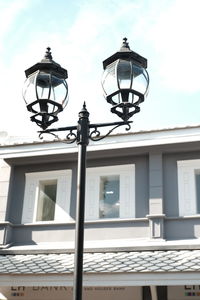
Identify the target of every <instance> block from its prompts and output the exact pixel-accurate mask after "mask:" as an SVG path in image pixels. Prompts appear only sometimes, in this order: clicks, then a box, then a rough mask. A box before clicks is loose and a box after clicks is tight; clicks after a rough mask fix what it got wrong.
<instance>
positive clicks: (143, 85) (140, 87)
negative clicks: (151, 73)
mask: <svg viewBox="0 0 200 300" xmlns="http://www.w3.org/2000/svg"><path fill="white" fill-rule="evenodd" d="M133 76H134V77H133V83H132V89H133V90H135V91H138V92H139V93H141V94H143V95H144V96H145V95H146V93H147V90H148V85H149V78H148V73H147V72H146V71H145V69H143V68H142V67H139V66H137V65H133Z"/></svg>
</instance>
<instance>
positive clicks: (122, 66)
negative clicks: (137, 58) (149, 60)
mask: <svg viewBox="0 0 200 300" xmlns="http://www.w3.org/2000/svg"><path fill="white" fill-rule="evenodd" d="M117 80H118V86H119V88H120V89H130V88H131V82H132V64H131V62H130V61H127V60H122V59H120V60H119V61H118V64H117Z"/></svg>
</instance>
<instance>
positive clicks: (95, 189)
mask: <svg viewBox="0 0 200 300" xmlns="http://www.w3.org/2000/svg"><path fill="white" fill-rule="evenodd" d="M88 173H89V172H88ZM88 173H87V181H86V197H85V219H86V220H95V219H96V220H97V219H98V218H99V176H98V175H96V174H95V173H94V174H93V175H92V174H88Z"/></svg>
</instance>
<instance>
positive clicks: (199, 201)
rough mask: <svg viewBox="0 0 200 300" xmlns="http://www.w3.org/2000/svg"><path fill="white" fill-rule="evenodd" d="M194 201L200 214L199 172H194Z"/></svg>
mask: <svg viewBox="0 0 200 300" xmlns="http://www.w3.org/2000/svg"><path fill="white" fill-rule="evenodd" d="M195 177H196V201H197V203H196V204H197V213H198V214H200V174H196V176H195Z"/></svg>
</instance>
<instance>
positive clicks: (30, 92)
mask: <svg viewBox="0 0 200 300" xmlns="http://www.w3.org/2000/svg"><path fill="white" fill-rule="evenodd" d="M37 74H38V72H35V73H34V74H32V75H31V76H29V77H28V78H27V79H26V81H25V83H24V87H23V93H22V94H23V98H24V101H25V102H26V105H28V104H29V103H31V102H34V101H35V100H36V93H35V82H36V77H37Z"/></svg>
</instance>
